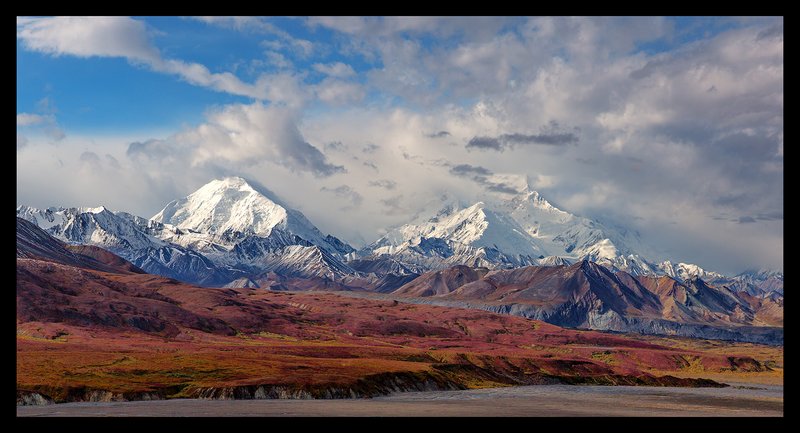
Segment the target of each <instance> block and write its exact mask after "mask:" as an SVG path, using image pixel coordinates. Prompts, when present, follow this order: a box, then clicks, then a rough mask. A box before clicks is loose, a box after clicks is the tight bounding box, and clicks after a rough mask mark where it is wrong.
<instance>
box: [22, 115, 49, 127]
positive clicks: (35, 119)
mask: <svg viewBox="0 0 800 433" xmlns="http://www.w3.org/2000/svg"><path fill="white" fill-rule="evenodd" d="M46 120H47V118H45V117H44V116H40V115H38V114H31V113H17V126H31V125H38V124H40V123H44V122H45V121H46Z"/></svg>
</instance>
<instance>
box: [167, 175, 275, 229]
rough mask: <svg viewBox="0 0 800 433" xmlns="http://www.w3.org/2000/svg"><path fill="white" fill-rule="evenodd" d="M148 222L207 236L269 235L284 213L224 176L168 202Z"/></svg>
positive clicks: (240, 182) (237, 180) (246, 185)
mask: <svg viewBox="0 0 800 433" xmlns="http://www.w3.org/2000/svg"><path fill="white" fill-rule="evenodd" d="M152 219H153V220H155V221H158V222H161V223H168V224H172V225H175V226H177V227H180V228H186V229H190V230H194V231H198V232H204V233H210V234H222V233H225V232H228V231H232V232H240V233H244V234H257V235H262V236H269V234H270V233H271V232H272V229H273V228H275V227H276V226H278V225H281V224H282V225H285V224H286V219H287V210H286V209H285V208H284V207H282V206H280V205H279V204H277V203H275V202H274V201H272V200H270V199H269V198H267V197H266V196H264V195H263V194H261V193H260V192H258V191H256V190H255V189H254V188H253V187H252V186H251V185H250V184H249V183H248V182H247V181H246V180H244V179H243V178H241V177H226V178H223V179H215V180H212V181H211V182H209V183H207V184H205V185H203V186H202V187H200V188H199V189H198V190H197V191H195V192H193V193H191V194H189V195H188V196H186V197H184V198H182V199H179V200H174V201H172V202H170V203H169V204H167V206H166V207H164V209H162V210H161V212H159V213H157V214H156V215H155V216H153V218H152Z"/></svg>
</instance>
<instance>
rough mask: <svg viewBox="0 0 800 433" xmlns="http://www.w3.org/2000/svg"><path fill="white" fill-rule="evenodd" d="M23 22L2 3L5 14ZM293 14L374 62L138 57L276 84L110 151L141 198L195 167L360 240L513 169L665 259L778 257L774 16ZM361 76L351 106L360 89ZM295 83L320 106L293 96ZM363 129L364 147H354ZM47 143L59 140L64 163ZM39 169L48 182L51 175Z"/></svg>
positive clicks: (191, 180)
mask: <svg viewBox="0 0 800 433" xmlns="http://www.w3.org/2000/svg"><path fill="white" fill-rule="evenodd" d="M36 20H38V19H34V20H32V21H28V20H24V19H23V20H21V22H22V24H19V23H20V20H18V28H20V27H22V28H25V27H26V26H27V25H29V23H32V22H37V21H36ZM211 21H212V24H215V25H223V26H228V27H230V28H235V29H238V30H241V31H248V32H263V33H266V34H270V35H273V36H274V37H275V39H274V40H269V41H264V42H262V46H263V47H264V48H265V49H268V50H270V51H273V52H275V53H277V54H280V55H282V56H283V58H284V59H286V60H287V61H288V59H289V58H292V59H295V57H292V53H297V54H299V53H306V52H308V53H310V54H312V55H313V54H314V53H317V51H316V46H315V44H317V43H319V42H318V41H314V42H313V43H312V42H309V41H306V42H308V44H305V43H303V42H295V41H293V40H292V39H290V37H291V35H289V37H286V36H282V35H281V33H280V32H276V31H274V30H272V29H268V28H267V27H264V28H260V27H259V26H261V25H262V24H264V23H266V24H269V23H268V21H266V20H264V19H253V20H251V19H238V18H223V19H216V18H215V19H213V20H211ZM307 23H308V25H309V27H310V28H311V30H312V31H313V29H314V28H316V27H325V28H328V29H332V30H334V31H336V32H340V33H341V34H339V35H337V38H333V39H332V40H333V41H332V42H331V41H328V42H326V43H331V44H335V45H336V47H335V49H336V50H338V52H340V53H342V55H344V56H345V58H347V57H348V56H349V57H359V56H363V58H364V59H365V60H366V61H367V62H374V64H375V65H379V66H377V67H376V68H375V69H372V70H370V71H366V72H365V71H363V70H361V68H357V69H359V70H358V72H356V70H354V69H353V68H352V67H351V66H349V65H347V64H346V63H351V64H353V65H355V64H360V63H355V62H350V61H349V60H343V62H342V63H339V62H337V63H329V62H330V59H329V58H328V57H320V58H312V59H311V60H310V61H308V62H305V63H304V64H311V65H312V66H311V67H309V68H308V70H307V71H295V70H285V71H281V72H280V73H276V74H271V75H262V76H260V77H259V78H258V79H256V80H255V82H253V83H243V82H241V81H240V80H239V79H238V78H236V77H235V76H233V75H232V74H229V75H225V74H220V73H212V72H211V71H209V70H208V69H207V68H205V67H203V66H202V65H197V64H192V63H187V62H182V61H180V60H169V59H160V60H159V61H154V62H153V63H152V64H149V67H151V68H153V69H154V70H158V71H162V72H166V73H171V74H175V75H178V76H180V77H182V78H183V79H184V80H186V81H189V82H191V83H194V84H196V85H200V86H205V87H209V88H213V89H217V90H219V91H224V92H229V93H233V94H247V95H253V96H252V97H254V98H256V99H259V100H265V101H266V100H269V101H279V102H278V103H277V104H276V105H278V106H266V105H265V104H263V103H260V102H258V103H253V104H236V105H229V106H225V107H221V108H218V109H215V110H213V111H211V112H209V113H208V115H207V118H206V120H205V121H204V122H203V123H201V124H200V125H196V126H194V127H188V128H186V129H184V130H183V131H176V133H175V134H173V135H172V136H169V137H167V138H164V139H158V140H151V141H138V142H136V143H134V144H131V146H130V148H129V152H128V153H129V156H130V158H124V157H121V156H120V155H119V154H114V155H115V157H116V158H117V159H118V160H119V161H120V165H121V167H122V169H121V170H122V171H123V172H125V173H128V171H130V172H131V179H133V178H135V176H134V175H133V173H136V172H137V171H138V172H141V173H145V174H143V176H144V177H145V178H146V179H148V180H147V182H150V183H148V185H150V184H151V183H152V184H153V185H156V184H158V185H164V186H161V187H159V188H160V189H159V193H158V195H157V196H156V197H150V198H147V197H142V198H141V203H145V202H147V203H150V204H149V205H148V206H149V208H151V209H152V210H153V212H152V213H154V212H155V211H157V210H158V208H159V207H160V206H163V204H164V203H165V202H166V201H168V199H173V198H177V197H179V196H180V195H183V194H186V193H188V192H190V191H191V190H192V188H196V187H198V186H200V185H202V184H203V183H204V182H206V181H207V180H208V179H209V178H211V177H213V176H217V175H220V174H243V175H247V176H249V177H252V178H254V179H256V180H258V181H260V182H262V183H264V184H265V185H267V186H268V187H270V189H273V190H274V191H275V192H277V193H278V194H280V195H281V196H282V197H284V198H288V199H289V201H290V202H291V204H293V205H294V206H296V207H298V208H300V209H301V210H302V211H303V212H304V213H305V214H306V215H307V216H308V217H309V218H310V219H311V220H312V221H314V222H315V224H317V225H319V226H320V227H321V228H322V229H323V230H324V231H327V232H331V233H333V234H335V235H337V236H342V237H343V238H346V239H350V240H353V239H359V238H363V239H366V240H368V241H371V240H373V239H374V238H375V237H376V236H377V234H378V233H380V232H381V231H382V230H384V229H385V228H386V227H390V226H393V225H397V224H402V223H405V222H407V221H408V220H409V219H411V218H414V217H415V216H417V215H419V214H420V212H423V211H425V210H428V209H432V208H435V207H436V206H438V205H441V203H442V199H441V197H442V194H445V193H447V194H448V195H449V196H451V197H455V198H457V199H459V200H462V201H464V202H470V201H474V200H477V199H479V198H481V197H482V196H483V195H489V194H498V193H499V194H507V193H508V192H509V191H512V190H514V189H519V188H520V187H521V185H523V184H524V183H527V184H529V185H530V186H532V187H534V188H536V189H538V190H540V192H542V194H543V195H544V196H545V197H546V198H547V199H548V200H549V201H551V202H552V203H553V204H554V205H556V206H559V207H562V208H564V209H566V210H569V211H572V212H575V213H578V214H583V215H587V216H591V217H601V218H605V219H606V220H612V221H616V222H618V223H620V224H622V225H625V226H627V227H629V228H631V229H636V230H639V231H640V232H641V233H642V236H643V237H644V238H645V240H647V241H648V242H649V243H652V244H655V245H657V246H660V247H662V253H663V254H665V255H667V256H669V257H670V258H672V259H674V260H680V261H686V262H696V263H698V264H700V265H702V266H703V267H706V268H709V269H713V270H719V271H724V272H732V271H736V270H741V269H736V267H737V266H739V265H742V266H759V265H765V266H777V267H780V266H782V263H783V239H782V235H783V220H782V216H781V215H782V209H783V36H782V35H783V32H782V19H764V20H759V21H755V22H747V23H744V24H737V25H733V26H732V27H731V28H729V29H727V30H725V31H722V32H720V33H719V34H716V35H714V34H712V35H710V36H706V37H702V38H700V39H698V40H697V41H695V42H691V43H687V44H683V43H679V42H678V41H679V38H677V37H676V35H675V34H674V29H673V25H672V20H669V19H661V18H641V17H634V18H565V17H556V18H531V19H525V18H511V19H506V18H495V17H490V18H472V17H465V18H453V19H450V18H437V17H422V18H414V17H410V18H406V17H399V18H387V19H377V18H371V17H370V18H362V17H321V18H310V19H308V20H307ZM278 30H280V29H278ZM420 36H424V37H425V39H424V40H423V39H422V38H420ZM20 38H22V36H20ZM40 39H43V38H40ZM45 39H46V38H45ZM134 40H135V39H134ZM339 40H341V42H337V41H339ZM653 40H657V43H655V44H653V45H652V46H651V48H652V47H657V48H658V47H661V46H663V48H669V50H667V51H665V52H663V53H659V54H648V53H646V52H640V51H636V48H637V46H638V44H640V43H641V42H643V41H653ZM23 41H24V39H23ZM38 43H39V45H38V46H39V48H35V49H37V50H40V51H43V52H49V53H51V54H58V53H60V54H70V53H69V52H67V51H64V52H58V50H62V49H63V50H68V48H64V46H63V44H55V43H52V44H50V45H48V44H45V43H43V42H38ZM673 45H675V47H674V48H672V46H673ZM122 46H123V47H127V46H125V45H124V44H122ZM133 46H134V47H135V46H136V44H133ZM305 46H309V47H311V48H309V49H308V50H306V48H303V47H305ZM47 47H50V48H47ZM52 47H55V48H52ZM126 49H131V50H132V49H133V48H129V47H128V48H126ZM48 50H49V51H48ZM84 51H85V50H84ZM139 51H141V52H145V53H146V52H147V50H144V51H142V49H141V47H140V48H139ZM75 55H79V54H75ZM142 56H143V55H142V54H139V57H142ZM370 56H372V57H370ZM124 57H128V58H131V59H133V58H134V57H133V54H131V56H128V55H127V54H126V55H124ZM272 60H275V61H277V60H280V58H278V57H277V56H274V58H273V59H272ZM320 62H328V63H320ZM345 62H346V63H345ZM299 64H303V62H296V65H299ZM159 68H160V69H159ZM315 71H316V72H317V73H320V74H324V75H325V77H324V79H323V80H322V81H320V82H318V83H313V84H310V83H308V82H307V81H306V80H307V78H308V77H309V76H310V77H319V75H317V74H315ZM306 74H308V75H306ZM356 81H357V82H356ZM367 92H369V95H370V100H369V104H362V103H361V102H362V101H364V100H365V98H366V95H367ZM373 95H377V97H376V98H375V99H373V98H372V96H373ZM314 99H318V100H320V101H322V102H324V103H326V104H331V105H335V106H336V107H335V108H333V109H326V107H322V109H319V108H318V106H317V105H314V106H313V108H314V109H313V110H305V108H307V107H311V106H312V105H311V104H309V101H312V100H314ZM401 107H402V108H401ZM304 110H305V111H304ZM21 114H25V113H21ZM553 121H555V122H557V124H558V125H560V128H562V129H563V130H564V131H569V132H570V133H574V134H575V135H576V136H577V137H578V138H579V140H577V141H575V140H572V141H570V142H569V145H563V146H544V145H530V146H527V145H526V146H522V145H514V146H505V145H504V146H503V147H502V148H503V150H504V152H502V153H500V152H488V151H472V152H467V151H466V150H465V146H466V145H467V144H468V143H469V142H470V140H472V139H473V138H475V137H488V138H493V139H497V140H500V138H503V137H505V139H506V140H512V141H513V140H517V139H522V138H524V137H529V138H531V140H533V138H532V137H533V136H535V135H537V134H538V135H540V136H541V135H542V134H543V133H542V131H540V128H542V126H543V125H550V124H551V122H553ZM24 122H34V120H33V118H31V119H25V118H24V117H23V120H22V123H24ZM20 123H21V122H20V117H19V116H18V124H20ZM42 124H43V123H40V125H42ZM575 128H577V129H575ZM439 132H446V134H440V133H439ZM26 137H27V139H28V140H29V141H30V142H29V143H28V145H27V146H26V147H25V149H24V151H22V152H20V154H21V155H24V159H23V161H28V162H30V161H32V159H30V158H34V156H36V155H38V156H39V157H40V158H42V160H43V161H50V159H48V158H52V157H51V156H50V155H45V154H41V153H37V152H39V150H38V149H37V148H36V146H35V145H34V144H35V139H34V138H32V137H28V136H27V135H25V136H22V135H20V134H19V132H18V139H17V140H18V147H19V146H20V143H22V145H23V146H24V144H25V140H24V139H25V138H26ZM539 138H541V137H539ZM67 141H69V140H67ZM498 143H500V141H498ZM514 143H517V142H516V141H515V142H514ZM369 145H374V146H376V147H375V148H374V151H373V152H371V153H364V152H363V149H365V148H369V149H373V148H372V147H368V146H369ZM84 151H92V152H94V153H96V154H97V155H98V156H99V155H104V154H105V153H106V151H105V150H101V149H99V148H96V147H92V146H88V145H87V146H84V147H80V148H79V149H77V150H75V149H73V152H77V153H72V154H71V155H72V156H69V158H72V159H75V155H79V154H81V152H84ZM63 152H65V151H63V150H62V149H58V154H59V155H60V158H61V159H63V160H65V161H66V160H67V158H68V156H67V155H66V154H64V153H63ZM323 152H324V153H323ZM99 160H100V164H101V166H109V167H110V165H109V164H110V162H108V161H106V160H104V159H103V158H102V157H99ZM28 162H26V163H28ZM30 163H31V164H34V163H33V162H30ZM18 164H19V162H18ZM35 164H38V165H36V167H40V168H41V166H43V165H44V164H45V163H44V162H35ZM48 164H49V163H48ZM458 166H463V167H462V168H461V169H458V170H455V173H454V172H453V171H452V170H453V168H454V167H458ZM67 167H69V162H67ZM67 167H65V169H64V170H66V169H67ZM338 167H343V168H346V170H347V172H344V171H343V169H339V168H338ZM470 167H472V168H474V169H475V170H473V171H470V170H469V169H470ZM73 168H74V167H73ZM25 171H26V172H27V171H29V170H25ZM110 172H111V171H109V173H110ZM304 173H312V174H316V175H317V176H323V177H325V176H331V177H330V178H327V179H325V181H326V183H325V186H324V188H326V189H324V190H321V189H320V188H321V186H322V185H320V184H319V178H318V177H315V176H308V175H305V174H304ZM87 176H88V175H87ZM92 176H95V177H94V178H93V179H94V182H101V180H102V181H103V182H106V183H108V184H114V183H115V182H117V181H116V180H115V179H114V178H113V177H112V176H111V175H108V177H105V178H102V179H101V178H99V177H97V176H100V174H93V175H92ZM50 180H51V181H52V179H50ZM25 182H34V183H36V182H39V181H37V180H36V179H33V178H30V179H29V178H28V177H26V178H25ZM125 182H127V181H125ZM119 184H120V185H123V184H124V185H127V184H125V183H124V182H122V181H120V182H119ZM52 185H56V186H55V187H53V186H52ZM50 187H51V188H56V189H58V188H60V186H59V185H58V182H51V186H50ZM345 187H346V188H345ZM37 188H38V189H36V191H44V192H42V194H45V193H47V194H50V197H58V195H56V192H52V193H50V192H47V190H46V188H44V187H37ZM65 188H66V187H65ZM109 189H110V187H109ZM351 192H353V193H355V194H357V195H358V196H356V195H355V194H351ZM162 193H163V194H162ZM168 193H169V194H172V195H169V194H168ZM76 194H77V193H76ZM65 197H75V195H65ZM356 197H360V198H356ZM165 199H167V200H166V201H165ZM343 200H345V201H347V203H348V204H350V205H355V201H358V206H359V209H358V212H352V211H347V210H343V209H342V201H343ZM78 204H80V203H78ZM87 205H96V203H87ZM142 207H144V206H142ZM345 207H347V206H345ZM720 215H722V216H720ZM760 216H762V217H760ZM715 218H721V219H715ZM739 221H755V222H753V223H749V224H740V223H739Z"/></svg>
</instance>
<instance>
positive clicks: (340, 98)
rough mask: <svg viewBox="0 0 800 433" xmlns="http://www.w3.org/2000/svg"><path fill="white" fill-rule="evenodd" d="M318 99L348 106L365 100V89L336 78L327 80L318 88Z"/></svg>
mask: <svg viewBox="0 0 800 433" xmlns="http://www.w3.org/2000/svg"><path fill="white" fill-rule="evenodd" d="M316 94H317V97H318V98H319V99H320V100H322V101H325V102H327V103H329V104H337V105H341V104H346V103H352V102H358V101H361V100H362V99H364V96H365V92H364V89H363V88H362V87H361V86H360V85H358V84H356V83H350V82H347V81H342V80H338V79H335V78H326V79H324V80H322V82H321V83H319V84H318V85H317V86H316Z"/></svg>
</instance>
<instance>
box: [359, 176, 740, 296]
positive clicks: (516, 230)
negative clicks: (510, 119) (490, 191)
mask: <svg viewBox="0 0 800 433" xmlns="http://www.w3.org/2000/svg"><path fill="white" fill-rule="evenodd" d="M652 251H653V249H651V248H649V247H648V246H647V245H645V244H644V243H643V242H642V240H641V239H640V238H639V236H638V233H636V232H634V231H631V230H626V229H624V228H618V227H614V226H609V225H606V224H603V223H600V222H598V221H593V220H591V219H588V218H585V217H581V216H578V215H574V214H571V213H569V212H566V211H563V210H561V209H558V208H556V207H555V206H553V205H552V204H551V203H549V202H548V201H547V200H545V199H544V197H542V196H541V195H540V194H539V193H538V192H537V191H533V190H531V189H530V188H526V189H524V190H523V191H522V192H521V193H519V194H517V195H515V196H513V197H512V198H511V199H506V200H502V201H497V200H495V201H487V202H478V203H476V204H474V205H472V206H466V207H462V206H459V205H458V204H454V203H453V202H450V203H448V204H447V205H446V206H445V207H444V208H443V209H442V210H441V211H440V212H439V213H438V214H437V215H436V216H434V217H431V218H429V219H427V220H422V221H414V222H412V223H409V224H406V225H403V226H401V227H398V228H395V229H393V230H391V231H389V232H388V233H387V234H386V235H384V236H383V237H381V238H380V239H378V240H377V241H375V242H374V243H372V244H370V245H368V246H366V247H365V248H363V249H362V250H361V251H359V253H360V254H361V256H362V257H372V258H376V257H381V256H391V257H394V258H395V259H397V260H400V261H403V262H406V263H412V264H414V265H417V266H419V267H421V268H423V269H425V270H432V269H442V268H445V267H447V266H452V265H457V264H467V265H471V266H483V267H488V268H492V269H500V268H510V267H518V266H523V265H529V264H538V265H541V266H558V265H564V264H571V263H574V262H576V261H579V260H589V261H592V262H595V263H598V264H600V265H603V266H605V267H607V268H610V269H612V270H617V271H625V272H628V273H631V274H634V275H669V276H671V277H674V278H676V279H679V280H681V281H686V280H689V279H691V278H695V277H700V278H703V279H704V280H706V281H715V280H720V279H722V278H724V276H723V275H721V274H718V273H716V272H711V271H706V270H704V269H702V268H701V267H699V266H697V265H693V264H687V263H678V264H673V263H672V262H669V261H664V262H661V263H656V262H654V261H651V260H650V259H649V257H652V256H653V255H654V254H653V253H652Z"/></svg>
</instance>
